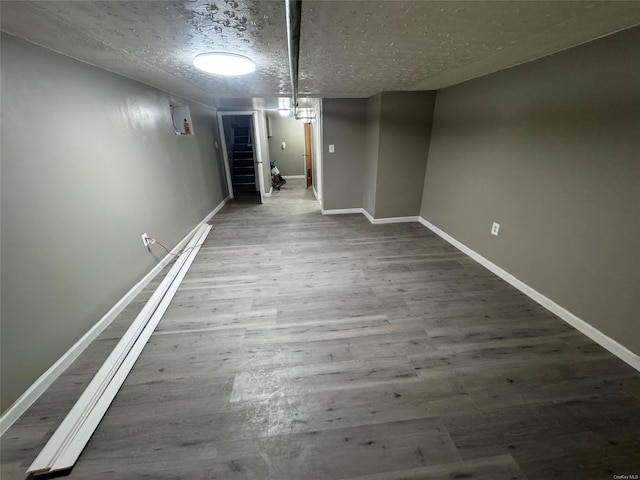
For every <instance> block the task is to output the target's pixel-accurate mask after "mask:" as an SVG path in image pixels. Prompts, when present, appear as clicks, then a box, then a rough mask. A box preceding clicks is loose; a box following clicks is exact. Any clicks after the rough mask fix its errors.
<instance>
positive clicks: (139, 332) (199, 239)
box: [27, 225, 211, 476]
mask: <svg viewBox="0 0 640 480" xmlns="http://www.w3.org/2000/svg"><path fill="white" fill-rule="evenodd" d="M210 230H211V225H202V226H201V227H200V228H199V229H198V230H197V231H196V233H195V234H194V235H193V237H192V238H191V240H190V241H189V243H188V244H187V246H186V247H185V249H184V250H183V252H184V254H182V255H180V256H179V257H178V259H177V260H176V262H175V264H174V265H173V267H172V268H171V270H169V273H168V274H167V276H166V277H165V278H164V279H163V280H162V282H161V283H160V285H159V286H158V288H157V289H156V291H155V292H154V293H153V295H152V296H151V298H150V299H149V301H148V302H147V303H146V305H145V306H144V308H143V309H142V311H141V312H140V314H139V315H138V316H137V317H136V319H135V320H134V321H133V323H132V324H131V326H130V327H129V330H127V332H126V333H125V334H124V336H123V337H122V339H121V340H120V341H119V342H118V344H117V345H116V347H115V348H114V349H113V351H112V352H111V354H110V355H109V357H108V358H107V360H106V361H105V363H104V364H103V365H102V367H100V370H98V372H97V373H96V375H95V376H94V377H93V379H92V380H91V382H90V383H89V385H88V386H87V388H86V389H85V391H84V392H83V393H82V395H81V396H80V398H79V399H78V401H77V402H76V404H75V405H74V406H73V408H72V409H71V410H70V411H69V413H68V414H67V416H66V417H65V418H64V420H63V421H62V423H61V424H60V426H59V427H58V429H57V430H56V431H55V432H54V434H53V436H52V437H51V438H50V439H49V441H48V442H47V444H46V445H45V446H44V448H43V449H42V451H41V452H40V453H39V454H38V456H37V457H36V459H35V460H34V461H33V463H32V464H31V466H30V467H29V469H28V470H27V474H28V475H34V476H35V475H45V474H51V473H54V472H62V471H64V470H69V469H71V468H72V467H73V466H74V465H75V463H76V461H77V460H78V457H79V456H80V453H82V450H84V448H85V446H86V445H87V443H88V442H89V439H90V438H91V436H92V435H93V432H94V431H95V429H96V428H97V427H98V424H99V423H100V421H101V420H102V417H104V415H105V413H106V412H107V409H108V408H109V405H111V402H112V401H113V399H114V398H115V396H116V394H117V393H118V390H120V387H121V386H122V384H123V383H124V381H125V379H126V378H127V375H129V372H130V371H131V369H132V368H133V365H134V363H135V362H136V360H137V359H138V357H139V356H140V353H141V352H142V350H143V349H144V347H145V345H146V344H147V341H148V340H149V338H150V337H151V334H152V333H153V331H154V330H155V328H156V326H157V325H158V323H159V322H160V320H161V318H162V316H163V315H164V313H165V312H166V310H167V308H168V307H169V304H170V303H171V300H172V299H173V296H174V295H175V293H176V291H177V290H178V287H179V286H180V283H181V282H182V280H183V278H184V276H185V275H186V274H187V271H188V270H189V267H190V266H191V264H192V263H193V260H194V259H195V257H196V255H197V253H198V251H199V250H200V246H201V245H202V244H203V243H204V241H205V239H206V238H207V235H208V234H209V231H210Z"/></svg>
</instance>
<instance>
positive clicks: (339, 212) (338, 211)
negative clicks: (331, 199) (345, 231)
mask: <svg viewBox="0 0 640 480" xmlns="http://www.w3.org/2000/svg"><path fill="white" fill-rule="evenodd" d="M352 213H362V209H361V208H338V209H335V210H325V209H324V208H323V209H322V214H323V215H348V214H352Z"/></svg>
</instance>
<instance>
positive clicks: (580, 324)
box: [418, 217, 640, 371]
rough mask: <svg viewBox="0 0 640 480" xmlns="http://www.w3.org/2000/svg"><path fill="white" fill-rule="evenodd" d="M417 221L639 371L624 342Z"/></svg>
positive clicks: (638, 362) (638, 360)
mask: <svg viewBox="0 0 640 480" xmlns="http://www.w3.org/2000/svg"><path fill="white" fill-rule="evenodd" d="M418 221H419V222H420V223H421V224H422V225H424V226H425V227H427V228H428V229H429V230H431V231H432V232H433V233H435V234H436V235H438V236H440V237H442V238H443V239H444V240H446V241H447V242H448V243H450V244H451V245H453V246H454V247H456V248H457V249H458V250H460V251H461V252H463V253H465V254H466V255H468V256H469V257H471V258H473V259H474V260H475V261H476V262H478V263H479V264H480V265H482V266H484V267H485V268H486V269H487V270H490V271H491V272H493V273H494V274H496V275H497V276H498V277H500V278H502V279H503V280H504V281H505V282H507V283H509V284H510V285H512V286H513V287H515V288H517V289H518V290H520V291H521V292H522V293H524V294H525V295H526V296H528V297H529V298H531V299H532V300H534V301H535V302H537V303H538V304H540V305H542V306H543V307H544V308H546V309H547V310H549V311H550V312H551V313H553V314H555V315H557V316H558V317H560V318H561V319H562V320H564V321H565V322H567V323H568V324H569V325H571V326H572V327H573V328H575V329H576V330H578V331H579V332H581V333H583V334H584V335H586V336H587V337H589V338H590V339H591V340H593V341H594V342H596V343H597V344H599V345H600V346H602V347H603V348H605V349H607V350H608V351H609V352H611V353H613V354H614V355H615V356H616V357H618V358H620V359H621V360H623V361H624V362H626V363H628V364H629V365H631V366H632V367H633V368H635V369H636V370H638V371H640V356H638V355H636V354H635V353H633V352H632V351H631V350H629V349H628V348H627V347H625V346H624V345H621V344H620V343H618V342H617V341H616V340H614V339H612V338H611V337H608V336H607V335H605V334H604V333H602V332H601V331H600V330H598V329H597V328H595V327H593V326H592V325H590V324H589V323H587V322H585V321H584V320H582V319H581V318H579V317H578V316H576V315H574V314H573V313H571V312H570V311H569V310H567V309H566V308H564V307H562V306H560V305H558V304H557V303H556V302H554V301H553V300H551V299H550V298H548V297H546V296H545V295H543V294H542V293H540V292H538V291H537V290H535V289H534V288H532V287H530V286H529V285H527V284H526V283H524V282H523V281H521V280H519V279H518V278H516V277H514V276H513V275H511V274H510V273H509V272H507V271H506V270H503V269H502V268H500V267H499V266H498V265H496V264H495V263H493V262H491V261H490V260H487V259H486V258H485V257H483V256H482V255H480V254H479V253H477V252H475V251H474V250H471V249H470V248H469V247H467V246H466V245H464V244H463V243H460V242H459V241H458V240H456V239H455V238H453V237H452V236H450V235H449V234H447V233H445V232H444V231H442V230H440V229H439V228H438V227H436V226H435V225H433V224H432V223H430V222H429V221H428V220H426V219H424V218H423V217H418Z"/></svg>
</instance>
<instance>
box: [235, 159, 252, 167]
mask: <svg viewBox="0 0 640 480" xmlns="http://www.w3.org/2000/svg"><path fill="white" fill-rule="evenodd" d="M233 166H234V167H251V168H253V158H234V159H233Z"/></svg>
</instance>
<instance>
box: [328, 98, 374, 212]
mask: <svg viewBox="0 0 640 480" xmlns="http://www.w3.org/2000/svg"><path fill="white" fill-rule="evenodd" d="M322 108H323V114H322V116H323V127H322V128H323V135H322V137H323V140H322V141H323V150H322V153H323V160H322V169H323V170H322V172H323V190H324V196H323V203H324V209H325V210H333V209H342V208H360V207H362V185H363V178H362V174H363V168H364V151H365V126H366V115H367V112H366V108H367V100H366V99H364V98H325V99H323V100H322ZM331 144H333V145H335V153H329V145H331Z"/></svg>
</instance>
